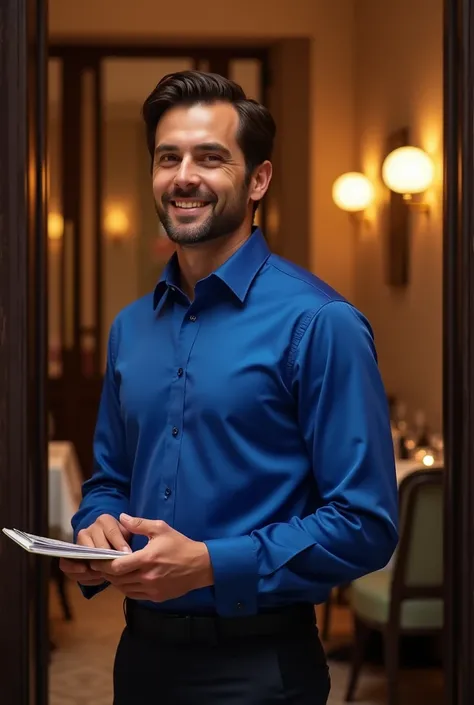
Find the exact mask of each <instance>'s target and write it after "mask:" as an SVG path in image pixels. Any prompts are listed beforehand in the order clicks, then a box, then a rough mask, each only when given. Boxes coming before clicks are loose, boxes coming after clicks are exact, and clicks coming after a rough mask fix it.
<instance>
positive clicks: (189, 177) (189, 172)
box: [174, 159, 200, 190]
mask: <svg viewBox="0 0 474 705" xmlns="http://www.w3.org/2000/svg"><path fill="white" fill-rule="evenodd" d="M174 182H175V184H176V186H178V187H179V188H181V189H183V190H186V189H189V188H191V187H196V186H198V185H199V184H200V179H199V174H198V172H197V169H196V165H195V164H194V162H193V161H191V160H186V159H183V160H182V162H181V164H180V165H179V169H178V172H177V173H176V176H175V179H174Z"/></svg>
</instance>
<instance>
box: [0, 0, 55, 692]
mask: <svg viewBox="0 0 474 705" xmlns="http://www.w3.org/2000/svg"><path fill="white" fill-rule="evenodd" d="M46 44H47V17H46V3H45V2H43V1H42V0H0V94H1V95H2V108H1V109H0V164H1V168H0V521H1V522H2V523H1V527H0V528H2V527H4V526H6V527H17V528H22V529H24V530H27V531H31V532H33V533H41V534H42V533H44V532H47V530H48V526H47V520H48V471H47V468H48V465H47V430H46V414H45V409H46V398H45V396H46V374H47V368H46V360H47V358H46V351H47V347H46V346H47V315H46V286H47V278H46V180H45V178H44V177H45V162H46V145H45V142H46V81H47V73H46ZM0 576H1V577H0V672H1V676H0V682H1V685H0V692H1V696H0V697H1V702H2V705H31V703H34V704H35V705H46V703H47V702H48V656H49V653H48V652H49V636H48V614H47V611H48V577H49V562H48V561H47V560H44V559H42V558H38V557H33V556H31V555H29V554H27V553H26V552H24V551H21V550H18V546H15V545H14V544H13V543H12V542H11V541H8V540H7V539H6V537H4V536H3V535H1V537H0Z"/></svg>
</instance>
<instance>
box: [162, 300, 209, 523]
mask: <svg viewBox="0 0 474 705" xmlns="http://www.w3.org/2000/svg"><path fill="white" fill-rule="evenodd" d="M183 314H184V316H183V318H182V319H181V324H180V328H179V332H178V333H177V338H176V345H175V349H174V355H175V359H174V370H175V372H174V380H175V384H171V389H170V399H169V413H168V424H169V431H168V433H169V443H168V446H167V462H166V465H164V466H163V470H162V476H161V482H160V488H161V491H160V494H161V502H162V505H161V511H162V516H163V519H164V520H165V521H167V522H168V523H170V525H172V523H173V521H174V506H175V497H176V481H177V473H178V468H179V460H180V454H181V443H182V439H183V415H184V409H185V394H186V383H185V380H186V370H187V366H188V360H189V356H190V353H191V350H192V347H193V345H194V341H195V339H196V336H197V334H198V331H199V327H200V326H199V322H198V318H197V316H196V315H195V314H190V313H189V309H188V311H187V312H186V311H183ZM191 323H192V324H193V325H191Z"/></svg>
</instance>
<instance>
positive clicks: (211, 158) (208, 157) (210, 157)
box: [203, 154, 222, 162]
mask: <svg viewBox="0 0 474 705" xmlns="http://www.w3.org/2000/svg"><path fill="white" fill-rule="evenodd" d="M203 161H205V162H221V161H222V157H221V156H219V154H205V155H204V157H203Z"/></svg>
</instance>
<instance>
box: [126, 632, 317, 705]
mask: <svg viewBox="0 0 474 705" xmlns="http://www.w3.org/2000/svg"><path fill="white" fill-rule="evenodd" d="M329 690H330V680H329V672H328V667H327V665H326V659H325V655H324V651H323V647H322V645H321V642H320V640H319V636H318V631H317V628H316V625H315V624H312V625H309V626H308V627H306V628H304V629H301V630H298V629H294V630H292V631H291V632H285V633H281V634H274V635H271V636H270V635H266V636H265V635H264V636H262V635H257V634H254V635H252V636H245V635H244V636H238V637H226V638H223V639H220V638H218V639H216V640H215V641H214V642H213V643H206V641H202V640H200V639H198V640H196V641H194V640H192V639H190V640H188V641H187V643H186V642H185V643H183V642H181V641H179V642H178V643H173V641H169V640H167V639H160V638H157V639H154V638H153V635H152V634H150V633H143V632H142V631H141V630H140V629H134V628H133V626H129V625H128V626H126V627H125V629H124V631H123V634H122V637H121V639H120V643H119V646H118V649H117V654H116V657H115V664H114V705H278V704H282V705H283V704H287V705H290V704H291V705H326V703H327V699H328V695H329Z"/></svg>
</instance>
